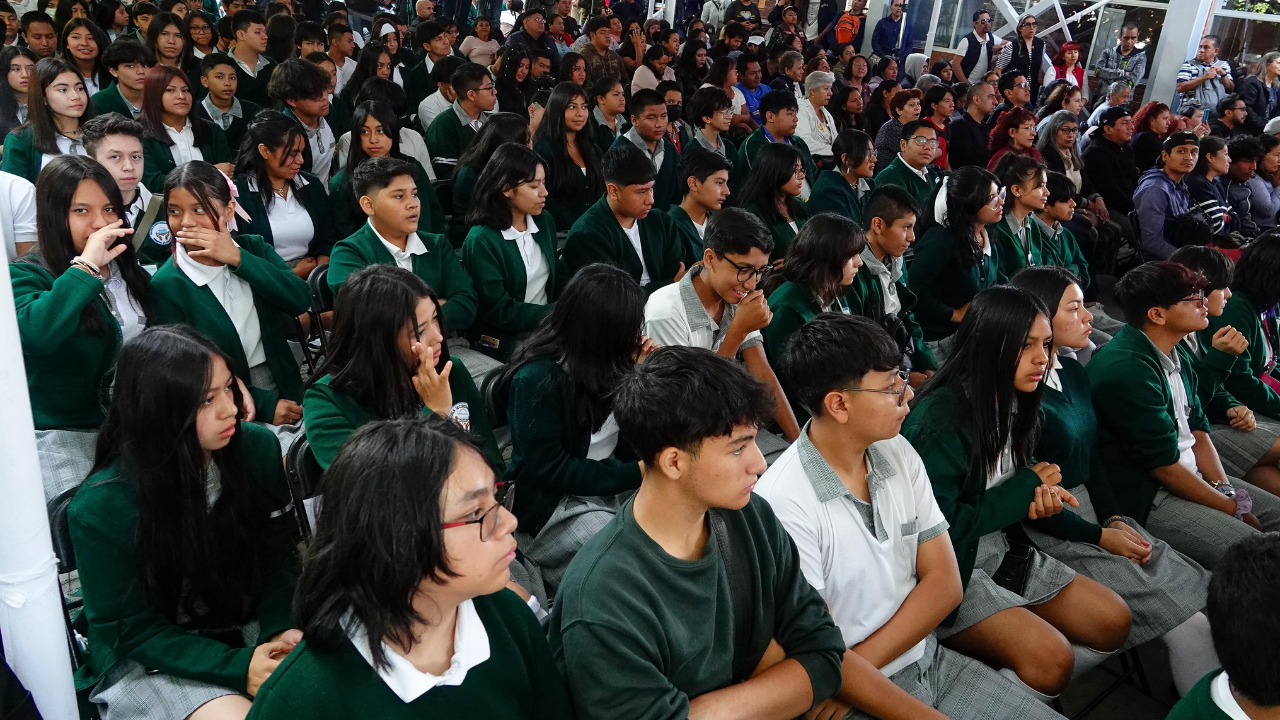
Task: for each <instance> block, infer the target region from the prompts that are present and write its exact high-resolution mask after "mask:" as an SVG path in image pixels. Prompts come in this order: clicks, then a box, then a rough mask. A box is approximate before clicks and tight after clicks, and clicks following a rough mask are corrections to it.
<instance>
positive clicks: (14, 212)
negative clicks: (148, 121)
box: [0, 145, 141, 262]
mask: <svg viewBox="0 0 1280 720" xmlns="http://www.w3.org/2000/svg"><path fill="white" fill-rule="evenodd" d="M139 147H141V145H139ZM139 157H141V151H139ZM0 198H3V199H2V200H0V236H2V237H3V242H0V244H2V245H3V246H4V248H3V249H4V254H5V258H4V260H5V261H6V262H13V261H14V260H17V259H18V258H19V257H22V256H23V255H25V254H27V252H28V251H30V250H31V248H33V247H35V246H36V243H37V240H38V236H37V234H36V186H35V185H33V184H31V182H29V181H28V180H27V179H26V178H20V177H18V176H17V175H13V174H11V173H7V172H0Z"/></svg>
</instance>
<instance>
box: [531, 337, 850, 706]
mask: <svg viewBox="0 0 1280 720" xmlns="http://www.w3.org/2000/svg"><path fill="white" fill-rule="evenodd" d="M770 402H771V398H770V394H769V392H768V390H766V389H765V388H764V387H763V386H762V385H761V384H760V383H759V382H757V381H755V380H753V379H752V378H751V377H750V376H749V375H748V374H747V373H746V372H745V371H744V370H743V369H742V368H741V366H739V365H738V364H737V363H735V362H733V361H731V360H729V359H728V358H721V357H717V356H715V355H714V354H712V353H711V352H710V351H707V350H703V349H700V348H678V347H673V348H663V349H661V350H658V351H657V352H656V353H654V355H653V357H651V358H650V359H649V360H647V361H646V362H645V363H644V364H643V365H641V366H640V368H639V369H638V370H637V371H635V372H633V373H631V374H630V375H629V376H628V377H627V378H626V379H625V380H624V381H623V383H622V386H621V387H620V388H619V390H618V392H617V395H616V396H615V399H614V409H615V411H616V412H617V416H618V425H619V427H620V428H621V433H622V438H623V440H624V441H625V442H627V443H629V444H631V445H632V446H633V447H635V448H636V451H637V452H638V453H639V454H640V456H641V457H642V458H644V460H643V464H644V467H645V475H644V479H643V482H642V483H641V485H640V490H639V491H638V492H637V493H636V495H635V496H634V497H633V498H632V499H630V500H628V501H627V503H626V504H625V505H623V507H622V508H621V510H620V511H619V512H618V514H617V515H616V516H615V517H614V518H613V520H611V521H610V522H609V524H608V525H606V526H605V527H604V529H603V530H601V531H600V532H598V533H597V534H596V535H595V536H594V537H593V538H591V539H590V540H588V541H587V543H586V544H585V545H584V546H583V548H582V549H581V550H580V551H579V552H578V554H577V556H576V557H574V559H573V562H571V563H570V565H569V570H568V572H567V573H566V575H565V577H564V580H563V582H562V583H561V590H560V593H559V595H558V597H557V599H556V604H555V607H554V609H553V610H552V614H551V619H550V625H549V629H548V635H549V638H550V644H551V649H552V653H553V655H554V656H555V657H556V658H557V661H558V663H559V665H560V667H561V668H562V669H563V671H564V672H565V675H566V677H568V678H569V695H570V697H571V699H572V700H573V703H574V709H575V711H576V713H577V715H578V717H580V718H604V717H614V716H617V715H618V714H622V715H625V716H627V717H633V718H658V717H665V716H667V715H670V714H674V715H679V716H684V715H685V714H689V713H691V712H707V713H713V714H714V713H722V712H723V713H730V714H732V713H733V712H737V713H738V714H739V715H742V713H743V707H746V706H749V707H750V708H751V711H750V714H751V716H752V717H793V716H796V715H800V714H803V713H805V712H807V711H808V709H809V708H811V707H813V706H814V705H816V704H818V703H820V702H822V701H823V700H825V699H827V698H828V697H830V696H831V695H832V694H833V693H835V691H836V689H837V688H838V687H839V685H840V672H839V662H840V653H841V652H843V649H844V643H843V642H842V640H841V638H840V633H839V631H838V630H837V629H836V627H835V626H834V624H833V623H832V621H831V618H830V615H829V614H828V613H827V611H826V608H825V606H824V604H823V602H822V599H821V597H820V596H819V595H818V593H817V592H816V591H815V590H814V589H813V588H812V586H810V585H809V583H808V582H806V581H805V580H804V577H803V575H802V572H801V569H800V567H799V564H798V562H797V557H796V552H795V549H794V546H793V544H792V543H791V540H790V539H789V538H788V537H787V536H786V532H785V530H784V529H783V528H782V526H781V524H780V523H778V521H777V519H776V518H775V517H774V514H773V513H772V512H771V511H770V510H768V509H767V503H765V501H764V500H762V499H759V498H756V497H754V496H753V494H752V493H751V488H752V486H753V485H755V484H756V480H757V474H758V473H759V472H762V471H763V470H764V469H765V467H766V466H765V462H764V458H763V457H762V456H761V454H760V451H759V449H758V448H757V447H756V445H755V436H756V432H757V427H758V426H759V424H760V422H761V421H762V420H763V419H764V418H766V417H767V416H768V415H769V412H770V409H771V408H770ZM689 407H696V408H698V409H699V412H696V413H690V412H688V410H687V409H688V408H689ZM517 499H519V495H517ZM708 522H709V527H710V530H707V528H708ZM726 552H728V553H729V555H728V557H725V553H726ZM728 563H732V565H733V567H734V569H735V571H733V572H727V571H726V569H725V568H726V564H728ZM748 588H756V590H755V591H754V592H752V591H750V590H749V589H748ZM739 614H741V615H745V616H746V619H745V620H744V621H743V626H739V627H740V628H741V632H737V633H736V638H737V639H735V632H736V631H735V627H734V624H735V620H734V617H735V615H739ZM744 626H745V627H744ZM659 648H661V649H659ZM659 657H662V658H663V660H661V661H659V660H658V658H659ZM753 668H755V669H756V672H754V673H753V671H752V669H753ZM734 708H736V710H734Z"/></svg>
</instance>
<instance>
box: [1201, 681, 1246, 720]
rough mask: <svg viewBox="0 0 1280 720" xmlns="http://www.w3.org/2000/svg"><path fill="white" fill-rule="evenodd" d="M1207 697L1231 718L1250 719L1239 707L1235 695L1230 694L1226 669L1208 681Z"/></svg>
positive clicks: (1235, 719)
mask: <svg viewBox="0 0 1280 720" xmlns="http://www.w3.org/2000/svg"><path fill="white" fill-rule="evenodd" d="M1209 699H1210V700H1212V701H1213V704H1214V705H1217V706H1218V709H1219V710H1221V711H1222V712H1224V713H1226V715H1227V717H1229V718H1231V720H1250V718H1249V716H1248V715H1246V714H1245V712H1244V708H1242V707H1240V703H1239V702H1237V701H1236V697H1235V696H1234V695H1232V694H1231V678H1229V677H1227V671H1226V670H1223V671H1222V672H1220V673H1218V677H1216V678H1214V679H1213V680H1210V681H1209Z"/></svg>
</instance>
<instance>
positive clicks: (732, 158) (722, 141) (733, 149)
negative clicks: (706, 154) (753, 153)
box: [680, 128, 738, 172]
mask: <svg viewBox="0 0 1280 720" xmlns="http://www.w3.org/2000/svg"><path fill="white" fill-rule="evenodd" d="M716 142H717V144H716V145H712V144H711V141H710V140H708V139H707V136H706V134H705V133H703V132H702V129H701V128H691V132H690V134H689V142H688V143H686V144H685V145H683V146H681V148H680V154H681V155H684V154H686V153H688V152H689V150H690V149H692V148H695V147H697V148H702V149H703V150H710V151H711V152H713V153H715V154H717V155H719V156H720V157H722V158H724V159H725V160H728V161H729V166H730V167H731V168H732V167H733V163H735V162H736V161H737V160H738V148H737V146H735V145H734V144H733V142H732V141H730V140H729V138H727V137H725V136H724V133H720V134H719V135H717V136H716ZM731 172H732V171H731Z"/></svg>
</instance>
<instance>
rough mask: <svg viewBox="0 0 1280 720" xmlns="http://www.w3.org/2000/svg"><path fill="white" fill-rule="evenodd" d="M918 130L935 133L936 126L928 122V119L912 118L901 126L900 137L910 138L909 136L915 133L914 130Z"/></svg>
mask: <svg viewBox="0 0 1280 720" xmlns="http://www.w3.org/2000/svg"><path fill="white" fill-rule="evenodd" d="M918 130H929V131H930V132H933V133H934V134H937V132H938V128H936V127H934V126H933V123H931V122H929V121H928V120H925V119H920V120H912V121H911V122H909V123H907V124H906V125H903V126H902V139H903V140H910V139H911V136H913V135H915V134H916V131H918Z"/></svg>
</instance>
